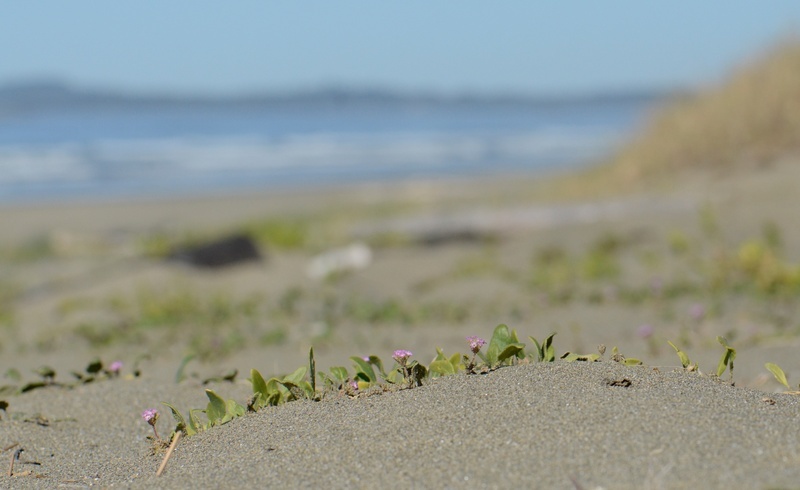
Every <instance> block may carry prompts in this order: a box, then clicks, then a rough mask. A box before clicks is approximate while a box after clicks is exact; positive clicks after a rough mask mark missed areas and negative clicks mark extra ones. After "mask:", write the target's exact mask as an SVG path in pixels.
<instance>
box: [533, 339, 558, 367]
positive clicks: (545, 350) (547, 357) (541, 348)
mask: <svg viewBox="0 0 800 490" xmlns="http://www.w3.org/2000/svg"><path fill="white" fill-rule="evenodd" d="M555 335H556V334H555V333H551V334H550V336H549V337H547V338H546V339H545V340H544V342H542V343H541V344H539V341H537V340H536V339H535V338H533V337H530V336H529V337H528V338H529V339H531V341H532V342H533V344H534V345H535V346H536V354H537V357H538V361H539V362H554V361H555V360H556V349H555V347H553V337H555Z"/></svg>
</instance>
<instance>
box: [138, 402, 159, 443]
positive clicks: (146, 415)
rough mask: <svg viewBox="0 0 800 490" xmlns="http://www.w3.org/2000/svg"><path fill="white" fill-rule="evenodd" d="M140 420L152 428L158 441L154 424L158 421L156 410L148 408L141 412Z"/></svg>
mask: <svg viewBox="0 0 800 490" xmlns="http://www.w3.org/2000/svg"><path fill="white" fill-rule="evenodd" d="M142 418H143V419H144V420H145V422H147V423H148V424H150V425H151V426H152V427H153V434H155V435H156V440H157V441H160V440H161V438H160V437H159V436H158V431H157V430H156V422H157V421H158V410H156V409H155V408H148V409H147V410H145V411H144V412H142Z"/></svg>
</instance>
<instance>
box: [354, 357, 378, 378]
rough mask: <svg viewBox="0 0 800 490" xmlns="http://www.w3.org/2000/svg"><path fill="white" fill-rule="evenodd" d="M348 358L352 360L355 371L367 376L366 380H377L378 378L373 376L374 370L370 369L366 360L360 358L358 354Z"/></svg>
mask: <svg viewBox="0 0 800 490" xmlns="http://www.w3.org/2000/svg"><path fill="white" fill-rule="evenodd" d="M350 360H352V361H353V363H354V364H355V368H356V372H357V373H358V372H360V373H364V375H365V376H366V377H367V380H366V381H369V382H370V383H375V382H377V381H378V378H377V377H376V376H375V370H373V369H372V366H371V365H370V364H369V363H368V362H366V361H364V359H361V358H360V357H358V356H353V357H351V358H350Z"/></svg>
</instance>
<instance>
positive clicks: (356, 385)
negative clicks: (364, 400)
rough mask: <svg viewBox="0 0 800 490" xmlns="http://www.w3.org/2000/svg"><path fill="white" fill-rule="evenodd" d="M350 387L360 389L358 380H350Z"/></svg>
mask: <svg viewBox="0 0 800 490" xmlns="http://www.w3.org/2000/svg"><path fill="white" fill-rule="evenodd" d="M350 388H353V389H354V390H358V381H351V382H350Z"/></svg>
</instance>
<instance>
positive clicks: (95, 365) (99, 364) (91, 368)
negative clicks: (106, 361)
mask: <svg viewBox="0 0 800 490" xmlns="http://www.w3.org/2000/svg"><path fill="white" fill-rule="evenodd" d="M102 369H103V361H101V360H100V359H96V360H94V361H92V362H91V363H89V365H88V366H86V372H87V373H89V374H97V373H99V372H100V371H101V370H102Z"/></svg>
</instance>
